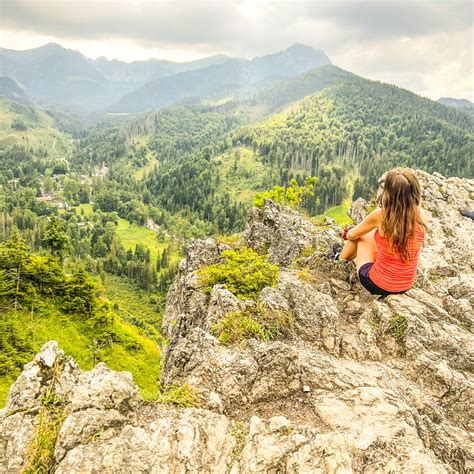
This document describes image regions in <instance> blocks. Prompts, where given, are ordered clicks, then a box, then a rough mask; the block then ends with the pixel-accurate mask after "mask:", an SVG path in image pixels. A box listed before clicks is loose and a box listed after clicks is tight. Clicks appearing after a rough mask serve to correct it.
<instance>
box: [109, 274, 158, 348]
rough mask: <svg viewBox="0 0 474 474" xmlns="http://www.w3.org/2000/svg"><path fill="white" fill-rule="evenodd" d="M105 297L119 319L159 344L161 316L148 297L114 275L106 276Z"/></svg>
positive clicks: (123, 279)
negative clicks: (110, 302)
mask: <svg viewBox="0 0 474 474" xmlns="http://www.w3.org/2000/svg"><path fill="white" fill-rule="evenodd" d="M104 287H105V295H106V296H107V298H108V299H109V300H110V301H112V302H113V303H114V304H115V305H116V306H115V309H116V311H117V313H118V314H119V315H120V317H121V318H122V319H123V320H124V321H126V322H128V323H130V324H133V325H134V326H138V327H140V328H142V330H143V333H144V334H146V335H147V336H148V337H150V338H151V339H153V340H154V341H156V342H157V343H158V344H161V342H162V340H163V338H162V335H161V333H160V327H161V320H162V314H161V313H160V312H159V308H158V307H157V306H156V305H153V304H152V303H151V302H150V297H149V295H147V294H146V293H145V292H144V291H143V290H141V289H139V288H137V287H136V286H135V285H133V283H131V282H129V281H127V280H126V279H125V278H121V277H119V276H116V275H107V276H106V278H105V281H104Z"/></svg>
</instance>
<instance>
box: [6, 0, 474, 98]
mask: <svg viewBox="0 0 474 474" xmlns="http://www.w3.org/2000/svg"><path fill="white" fill-rule="evenodd" d="M0 2H1V3H0V7H1V10H0V16H1V17H2V23H1V26H2V31H1V38H0V41H1V43H2V46H4V47H10V48H14V49H26V48H31V47H35V46H40V45H41V44H44V43H46V42H50V41H54V42H57V43H60V44H62V45H63V46H65V47H69V48H72V49H77V50H79V51H81V52H82V53H84V54H85V55H86V56H88V57H98V56H106V57H108V58H109V59H111V58H118V59H122V60H126V61H132V60H135V59H148V58H150V57H159V58H165V59H173V60H178V61H181V60H189V59H196V58H198V57H202V56H205V55H209V54H214V53H226V54H229V55H233V56H240V57H254V56H256V55H262V54H267V53H270V52H276V51H278V50H281V49H283V48H286V47H288V46H289V45H291V44H292V43H295V42H300V43H305V44H309V45H311V46H314V47H316V48H321V49H324V50H325V52H326V53H327V54H328V56H329V57H330V58H331V60H332V61H333V62H334V63H335V64H337V65H339V66H341V67H343V68H345V69H348V70H350V71H353V72H355V73H357V74H360V75H362V76H365V77H369V78H372V79H378V80H382V81H384V82H390V83H395V84H398V85H400V86H402V87H406V88H408V89H411V90H414V91H415V92H418V93H420V94H423V95H426V96H429V97H431V98H434V99H436V98H438V97H440V96H455V97H466V98H470V99H471V100H474V96H473V86H472V82H473V80H472V79H473V59H472V55H473V27H472V20H473V11H472V4H471V2H466V1H457V0H404V1H396V2H395V1H391V0H372V1H367V0H342V1H312V2H303V1H296V2H295V1H293V2H281V1H274V2H265V1H253V2H250V1H248V0H245V1H220V2H218V1H214V2H209V1H207V2H203V1H198V0H191V1H189V0H188V1H186V2H183V1H175V2H155V1H141V0H128V1H126V0H116V1H109V0H102V1H100V2H97V1H95V0H84V1H69V0H57V1H55V2H51V1H48V0H46V1H40V0H15V1H12V0H0Z"/></svg>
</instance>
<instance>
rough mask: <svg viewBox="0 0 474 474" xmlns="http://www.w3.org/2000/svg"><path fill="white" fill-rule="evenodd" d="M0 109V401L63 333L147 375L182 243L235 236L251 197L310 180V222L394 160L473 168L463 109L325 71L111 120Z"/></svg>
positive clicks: (470, 126)
mask: <svg viewBox="0 0 474 474" xmlns="http://www.w3.org/2000/svg"><path fill="white" fill-rule="evenodd" d="M0 108H1V111H2V119H1V121H0V307H1V311H2V314H5V318H4V319H3V320H2V322H1V324H2V327H1V333H0V345H1V349H2V351H1V352H2V356H1V358H0V388H1V390H0V398H2V397H3V398H4V396H5V392H6V388H7V387H8V384H9V383H10V382H11V379H12V377H14V376H15V374H17V373H18V371H19V370H20V369H21V365H22V364H23V363H24V362H25V361H26V360H28V359H29V358H30V357H31V355H32V354H33V353H34V351H36V350H37V349H38V345H39V344H40V342H41V341H43V342H44V340H47V339H49V338H51V337H55V338H57V339H60V340H61V341H62V340H64V339H67V338H66V333H65V332H61V327H63V326H64V327H67V328H68V329H67V331H68V332H69V333H70V334H73V336H72V341H75V343H74V344H70V343H68V342H65V343H64V344H66V345H67V348H68V349H70V350H71V353H74V351H76V353H74V355H75V357H76V359H78V360H80V361H81V362H83V363H84V365H85V366H90V365H91V364H92V363H93V362H95V361H97V360H107V361H109V362H110V364H111V366H112V367H114V368H121V367H123V365H124V364H128V363H130V364H131V366H132V367H133V370H132V371H133V372H134V375H135V374H136V373H138V372H140V371H142V372H143V373H145V374H146V373H147V372H146V370H145V369H144V368H143V366H142V365H140V364H142V362H143V361H144V360H145V358H146V357H155V358H157V357H158V356H159V348H158V345H159V344H160V342H161V338H160V334H159V326H160V318H161V314H162V311H163V306H164V298H165V295H166V292H167V289H168V287H169V285H170V283H171V282H172V280H173V278H174V274H175V272H176V270H177V266H178V263H179V260H180V258H181V257H182V256H183V255H184V253H185V252H186V241H187V240H188V239H190V238H195V237H207V236H211V235H217V234H228V233H232V232H235V231H240V230H242V229H243V227H244V224H245V219H246V215H247V212H248V210H249V208H250V207H251V206H252V203H253V199H254V196H255V194H256V193H261V192H262V191H265V190H268V189H270V188H272V187H273V186H275V185H276V186H282V187H283V188H282V189H284V188H286V187H289V186H290V187H291V186H295V185H296V184H295V183H299V184H300V185H302V184H303V183H306V186H308V184H307V183H310V184H309V185H310V186H311V187H312V190H311V192H308V198H307V199H306V200H305V209H306V212H307V213H308V214H309V215H312V216H316V215H320V214H323V213H324V212H327V211H328V209H329V208H333V207H334V206H341V205H342V206H345V205H346V203H347V202H348V201H350V200H351V199H353V198H356V197H359V196H364V197H370V195H371V194H372V193H373V192H374V191H375V186H376V182H377V178H378V177H379V176H380V174H381V173H383V172H384V171H385V170H387V169H389V168H390V167H393V166H396V165H403V166H411V167H416V168H420V169H424V170H426V171H429V172H433V171H438V172H440V173H442V174H444V175H448V176H454V175H455V176H468V177H472V176H473V175H474V170H473V163H474V160H473V159H472V158H473V151H474V149H473V147H474V140H473V136H474V118H473V117H472V116H471V115H469V114H467V113H465V112H463V111H462V110H458V109H454V108H451V107H446V106H444V105H442V104H439V103H435V102H432V101H430V100H428V99H424V98H421V97H419V96H417V95H415V94H412V93H410V92H408V91H406V90H402V89H399V88H397V87H394V86H390V85H386V84H381V83H378V82H373V81H368V80H365V79H362V78H360V77H357V76H355V75H353V74H350V73H348V72H346V71H343V70H341V69H339V68H336V67H334V66H324V67H321V68H317V69H315V70H314V71H310V72H306V73H304V74H302V75H300V76H297V77H295V78H292V79H285V80H281V81H279V82H276V83H272V84H271V85H269V86H268V87H265V88H262V89H261V90H258V91H257V92H254V93H252V94H243V95H240V96H236V97H231V98H225V100H224V99H223V100H202V99H199V100H187V101H185V102H183V103H182V104H180V105H173V106H171V107H169V108H165V109H162V110H159V111H157V112H152V113H148V114H144V115H141V116H132V117H127V118H126V119H123V118H122V119H121V120H120V121H119V120H118V119H117V120H116V121H115V123H114V120H113V118H109V119H108V120H107V121H104V122H103V123H100V124H97V123H95V124H90V123H84V122H82V123H81V120H80V119H79V118H77V117H68V116H67V114H61V113H58V112H54V113H52V112H47V111H45V110H41V109H39V108H37V107H34V106H33V105H31V104H30V105H28V104H20V103H17V102H15V101H12V100H7V99H0ZM61 123H62V124H63V125H62V126H59V124H61ZM309 177H314V178H316V179H314V180H309V181H308V180H307V178H309ZM51 295H54V297H53V298H52V297H51ZM35 328H36V329H35ZM38 328H39V329H38ZM35 331H36V333H35ZM35 334H36V335H35ZM119 353H120V355H121V358H120V363H119V362H118V359H116V358H114V356H117V354H119ZM134 357H135V358H137V360H138V362H137V363H136V364H133V363H131V362H130V361H131V360H132V359H133V358H134ZM143 363H144V362H143ZM114 364H115V365H114ZM157 365H158V364H157ZM137 376H138V378H139V383H141V388H142V390H145V391H150V384H149V383H148V382H150V380H151V381H152V382H153V383H154V384H155V382H156V377H157V374H156V373H153V374H149V377H148V378H149V379H150V380H148V382H146V381H145V380H144V378H143V376H142V378H141V379H140V376H139V375H137Z"/></svg>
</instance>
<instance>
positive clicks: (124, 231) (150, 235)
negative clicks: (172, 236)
mask: <svg viewBox="0 0 474 474" xmlns="http://www.w3.org/2000/svg"><path fill="white" fill-rule="evenodd" d="M117 235H118V236H119V237H120V240H121V241H122V244H123V246H124V247H125V248H126V249H133V250H134V249H135V246H136V245H137V243H141V244H143V245H145V246H146V247H148V248H149V249H150V253H151V259H152V260H153V261H156V257H157V256H158V254H161V252H163V250H164V249H165V248H166V247H168V245H169V244H170V241H169V239H167V240H166V241H165V242H159V241H158V238H157V233H156V232H155V231H153V230H151V229H148V228H146V227H141V226H137V225H134V224H130V222H128V221H127V220H126V219H122V218H121V217H119V222H118V227H117Z"/></svg>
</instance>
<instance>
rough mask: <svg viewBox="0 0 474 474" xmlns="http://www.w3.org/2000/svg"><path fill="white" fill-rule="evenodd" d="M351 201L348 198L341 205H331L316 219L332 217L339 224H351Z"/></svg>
mask: <svg viewBox="0 0 474 474" xmlns="http://www.w3.org/2000/svg"><path fill="white" fill-rule="evenodd" d="M351 204H352V203H351V201H350V200H349V199H346V200H345V201H344V202H343V203H342V204H340V205H339V206H334V207H330V208H329V209H328V210H327V211H325V212H324V214H322V215H320V216H317V217H316V219H318V220H320V219H322V218H323V217H332V218H333V219H334V220H335V221H336V222H337V223H338V224H339V225H350V224H352V219H351V218H350V217H349V216H348V215H347V211H348V210H349V208H350V207H351Z"/></svg>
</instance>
